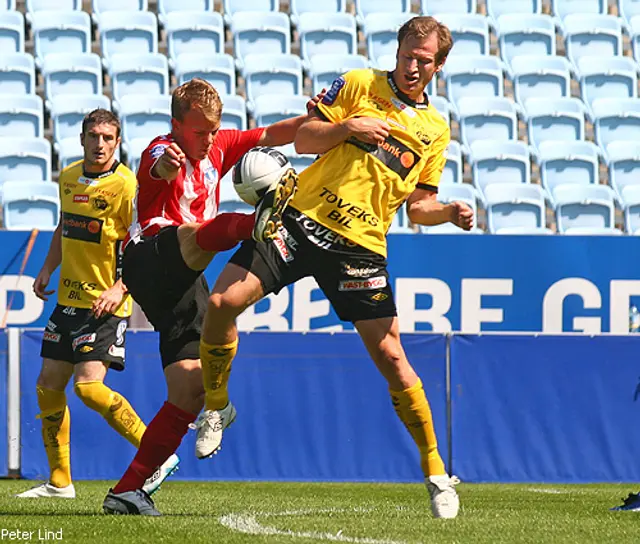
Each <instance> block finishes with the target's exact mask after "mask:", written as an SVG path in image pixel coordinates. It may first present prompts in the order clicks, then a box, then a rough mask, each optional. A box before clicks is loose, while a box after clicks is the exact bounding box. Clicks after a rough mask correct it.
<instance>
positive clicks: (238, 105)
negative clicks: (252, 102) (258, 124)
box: [220, 94, 247, 130]
mask: <svg viewBox="0 0 640 544" xmlns="http://www.w3.org/2000/svg"><path fill="white" fill-rule="evenodd" d="M220 99H221V100H222V120H221V122H220V128H224V129H236V130H247V105H246V103H245V100H244V98H243V97H242V96H240V95H236V94H230V95H220Z"/></svg>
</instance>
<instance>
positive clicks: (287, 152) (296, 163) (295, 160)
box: [276, 144, 316, 174]
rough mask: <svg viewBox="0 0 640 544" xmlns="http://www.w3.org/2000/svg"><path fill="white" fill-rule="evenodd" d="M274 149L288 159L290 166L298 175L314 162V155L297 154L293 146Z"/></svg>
mask: <svg viewBox="0 0 640 544" xmlns="http://www.w3.org/2000/svg"><path fill="white" fill-rule="evenodd" d="M276 149H277V150H278V151H280V152H281V153H282V154H283V155H284V156H285V157H287V159H289V162H290V163H291V166H293V168H294V169H295V171H296V172H298V174H299V173H300V172H302V171H303V170H304V169H305V168H306V167H307V166H309V165H310V164H311V163H312V162H313V161H315V160H316V155H309V154H301V153H298V152H297V151H296V149H295V147H294V145H293V144H287V145H283V146H280V147H277V148H276Z"/></svg>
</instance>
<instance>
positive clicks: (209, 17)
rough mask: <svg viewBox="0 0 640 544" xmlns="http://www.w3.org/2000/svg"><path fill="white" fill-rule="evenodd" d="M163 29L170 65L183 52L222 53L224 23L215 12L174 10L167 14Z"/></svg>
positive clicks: (200, 53) (173, 64)
mask: <svg viewBox="0 0 640 544" xmlns="http://www.w3.org/2000/svg"><path fill="white" fill-rule="evenodd" d="M165 30H166V33H167V51H168V53H169V59H170V62H171V66H172V67H173V66H175V61H176V59H177V58H178V57H179V56H180V55H183V54H198V55H215V54H217V53H224V23H223V21H222V15H220V14H219V13H217V12H210V13H208V12H204V11H203V12H198V11H185V12H181V11H174V12H173V13H170V14H169V15H168V16H167V22H166V24H165Z"/></svg>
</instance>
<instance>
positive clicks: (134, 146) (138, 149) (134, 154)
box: [127, 138, 149, 173]
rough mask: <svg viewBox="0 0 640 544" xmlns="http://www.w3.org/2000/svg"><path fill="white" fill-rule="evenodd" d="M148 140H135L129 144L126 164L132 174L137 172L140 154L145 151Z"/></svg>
mask: <svg viewBox="0 0 640 544" xmlns="http://www.w3.org/2000/svg"><path fill="white" fill-rule="evenodd" d="M148 145H149V138H136V139H134V140H131V141H130V142H129V145H128V148H127V164H128V166H129V168H130V169H131V170H132V171H133V172H136V173H137V172H138V167H139V166H140V157H142V152H143V151H144V150H145V149H147V146H148Z"/></svg>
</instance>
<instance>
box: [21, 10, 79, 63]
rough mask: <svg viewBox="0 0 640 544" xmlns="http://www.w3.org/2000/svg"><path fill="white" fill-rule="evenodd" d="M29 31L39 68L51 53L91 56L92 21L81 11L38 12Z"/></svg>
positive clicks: (34, 15)
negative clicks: (31, 34)
mask: <svg viewBox="0 0 640 544" xmlns="http://www.w3.org/2000/svg"><path fill="white" fill-rule="evenodd" d="M31 28H32V32H33V40H34V51H35V57H36V65H37V66H38V67H39V68H40V67H41V66H42V62H43V61H44V59H45V57H46V56H47V55H49V54H51V53H64V54H82V53H91V18H90V17H89V15H88V14H87V13H85V12H84V11H37V12H35V13H34V14H33V23H32V27H31Z"/></svg>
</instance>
